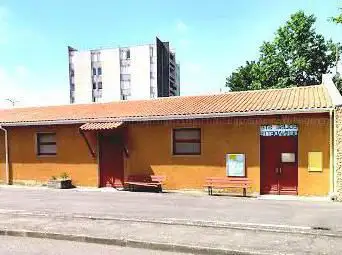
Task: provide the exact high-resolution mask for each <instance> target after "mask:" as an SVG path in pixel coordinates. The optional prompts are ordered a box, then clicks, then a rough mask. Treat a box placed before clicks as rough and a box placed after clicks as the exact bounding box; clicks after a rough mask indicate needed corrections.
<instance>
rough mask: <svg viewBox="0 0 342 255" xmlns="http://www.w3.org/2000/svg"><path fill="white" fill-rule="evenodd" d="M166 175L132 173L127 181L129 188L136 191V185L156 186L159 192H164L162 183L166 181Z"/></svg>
mask: <svg viewBox="0 0 342 255" xmlns="http://www.w3.org/2000/svg"><path fill="white" fill-rule="evenodd" d="M165 179H166V177H165V176H159V175H130V176H128V178H127V180H126V181H125V185H126V186H128V190H130V191H134V190H135V188H136V187H151V188H156V189H157V190H158V192H162V191H163V188H162V185H163V184H164V182H165Z"/></svg>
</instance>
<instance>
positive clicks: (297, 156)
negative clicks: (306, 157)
mask: <svg viewBox="0 0 342 255" xmlns="http://www.w3.org/2000/svg"><path fill="white" fill-rule="evenodd" d="M296 125H298V124H296ZM261 126H262V125H260V126H259V129H258V134H259V136H258V137H259V167H260V168H259V169H260V170H259V173H260V180H259V187H260V188H259V194H260V195H278V196H282V195H280V194H279V193H280V189H279V184H278V194H261V187H262V186H261V179H262V175H261V156H262V155H261V153H262V150H261V137H262V135H261V134H260V128H261ZM296 146H297V155H296V163H297V188H296V196H298V186H299V126H298V133H297V135H296Z"/></svg>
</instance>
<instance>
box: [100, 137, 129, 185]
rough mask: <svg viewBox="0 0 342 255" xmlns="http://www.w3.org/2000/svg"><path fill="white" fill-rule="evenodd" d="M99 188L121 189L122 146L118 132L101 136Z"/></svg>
mask: <svg viewBox="0 0 342 255" xmlns="http://www.w3.org/2000/svg"><path fill="white" fill-rule="evenodd" d="M99 139H100V186H101V187H106V186H111V187H116V188H117V187H122V186H123V177H124V165H123V145H122V135H121V133H120V132H115V133H110V134H101V135H100V136H99Z"/></svg>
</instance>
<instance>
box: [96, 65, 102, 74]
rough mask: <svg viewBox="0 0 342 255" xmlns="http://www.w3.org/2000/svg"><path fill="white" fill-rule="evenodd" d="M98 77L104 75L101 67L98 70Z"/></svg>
mask: <svg viewBox="0 0 342 255" xmlns="http://www.w3.org/2000/svg"><path fill="white" fill-rule="evenodd" d="M97 75H102V68H101V67H98V68H97Z"/></svg>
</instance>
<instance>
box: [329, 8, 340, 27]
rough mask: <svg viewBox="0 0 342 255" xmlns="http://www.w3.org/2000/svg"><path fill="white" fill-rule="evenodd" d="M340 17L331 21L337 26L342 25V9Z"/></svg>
mask: <svg viewBox="0 0 342 255" xmlns="http://www.w3.org/2000/svg"><path fill="white" fill-rule="evenodd" d="M340 11H341V13H340V15H337V16H336V17H332V18H331V20H332V21H333V22H335V23H336V24H342V8H340Z"/></svg>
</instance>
